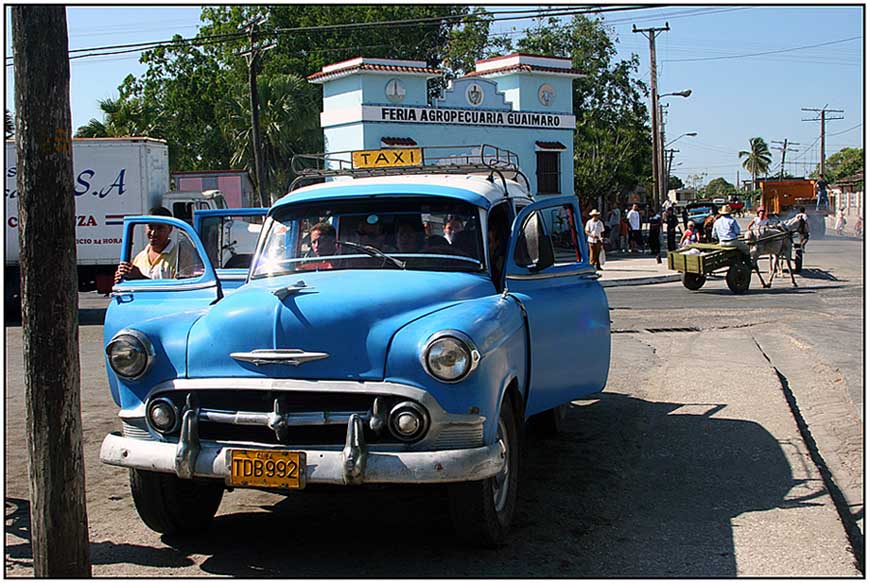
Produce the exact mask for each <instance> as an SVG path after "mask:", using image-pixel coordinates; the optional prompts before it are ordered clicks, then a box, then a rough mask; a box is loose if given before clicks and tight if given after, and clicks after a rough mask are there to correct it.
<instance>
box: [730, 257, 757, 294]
mask: <svg viewBox="0 0 870 583" xmlns="http://www.w3.org/2000/svg"><path fill="white" fill-rule="evenodd" d="M751 280H752V269H751V268H750V267H749V266H748V265H745V264H743V263H735V264H734V265H732V266H731V267H729V268H728V273H726V274H725V283H727V284H728V289H730V290H731V291H732V292H734V293H735V294H742V293H743V292H745V291H746V290H748V289H749V282H750V281H751Z"/></svg>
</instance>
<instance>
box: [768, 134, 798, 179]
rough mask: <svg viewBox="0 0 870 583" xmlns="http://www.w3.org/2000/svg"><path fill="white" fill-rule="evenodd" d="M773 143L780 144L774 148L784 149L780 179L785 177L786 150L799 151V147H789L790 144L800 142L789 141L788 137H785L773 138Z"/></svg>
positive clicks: (793, 144)
mask: <svg viewBox="0 0 870 583" xmlns="http://www.w3.org/2000/svg"><path fill="white" fill-rule="evenodd" d="M770 143H771V144H780V145H779V146H778V147H776V146H775V147H774V148H773V149H774V150H781V151H782V160H781V161H780V163H779V179H780V180H782V179H783V178H785V154H786V152H797V148H789V146H800V144H799V143H798V142H791V143H789V141H788V138H785V139H784V140H783V141H781V142H780V141H777V140H771V142H770Z"/></svg>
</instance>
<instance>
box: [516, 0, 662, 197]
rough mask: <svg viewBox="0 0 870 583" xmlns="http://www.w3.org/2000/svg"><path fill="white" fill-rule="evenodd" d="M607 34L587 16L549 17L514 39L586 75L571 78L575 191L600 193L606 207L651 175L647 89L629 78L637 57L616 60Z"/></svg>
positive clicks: (528, 50)
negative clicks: (565, 60)
mask: <svg viewBox="0 0 870 583" xmlns="http://www.w3.org/2000/svg"><path fill="white" fill-rule="evenodd" d="M611 34H612V32H611V31H608V30H607V29H606V28H605V26H604V24H603V23H602V22H601V21H600V20H595V19H591V18H588V17H586V16H582V15H580V16H574V17H573V18H572V19H570V20H569V21H566V22H562V21H560V20H558V19H556V18H548V19H543V20H541V21H539V22H538V23H537V24H536V26H534V27H532V28H530V29H529V30H528V31H527V33H526V35H525V36H524V37H523V38H521V39H520V40H519V41H518V43H517V45H518V48H519V50H520V51H521V52H524V53H532V54H540V55H553V56H559V57H570V58H571V62H572V66H573V67H574V68H575V69H579V70H581V71H583V72H584V73H585V76H584V77H581V78H579V79H575V80H574V95H573V97H574V100H573V101H574V115H575V116H576V118H577V128H576V132H575V134H574V191H575V192H576V193H577V195H578V196H579V197H580V198H581V199H586V200H590V201H595V200H596V199H597V198H598V197H599V196H600V197H602V198H603V199H604V200H605V201H606V202H607V203H608V204H607V205H608V206H609V205H610V204H613V202H614V201H615V199H616V198H617V196H618V195H621V194H624V193H625V192H627V191H629V190H631V189H633V188H634V187H635V186H637V185H638V183H641V182H642V181H644V180H646V179H647V177H648V176H649V175H650V174H651V173H652V169H651V157H652V150H651V148H652V145H651V139H650V135H649V126H648V125H647V123H646V122H647V118H648V110H647V108H646V105H645V104H644V102H643V97H644V95H645V94H647V89H646V86H645V85H644V84H643V83H642V82H641V81H639V80H637V79H636V78H635V77H634V76H635V75H636V74H637V69H638V64H639V60H638V57H637V55H632V56H631V58H630V59H627V60H616V46H615V41H614V40H613V39H612V38H611ZM596 204H597V203H596Z"/></svg>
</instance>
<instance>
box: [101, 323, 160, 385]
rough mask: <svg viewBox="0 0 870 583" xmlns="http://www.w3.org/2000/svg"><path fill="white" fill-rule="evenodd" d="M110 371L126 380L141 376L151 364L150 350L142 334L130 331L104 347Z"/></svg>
mask: <svg viewBox="0 0 870 583" xmlns="http://www.w3.org/2000/svg"><path fill="white" fill-rule="evenodd" d="M106 356H108V357H109V365H110V366H111V367H112V370H113V371H115V372H116V373H118V375H119V376H122V377H124V378H127V379H135V378H138V377H140V376H142V375H143V374H144V373H145V371H146V370H147V369H148V365H149V364H150V363H151V350H150V344H149V343H148V339H147V338H146V337H145V335H144V334H141V333H138V334H137V333H133V332H132V331H128V332H124V333H120V334H117V335H116V336H115V337H114V338H112V341H111V342H109V345H108V346H106Z"/></svg>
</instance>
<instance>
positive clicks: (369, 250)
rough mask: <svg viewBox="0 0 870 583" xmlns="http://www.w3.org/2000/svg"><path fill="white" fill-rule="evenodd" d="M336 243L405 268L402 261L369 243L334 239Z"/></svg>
mask: <svg viewBox="0 0 870 583" xmlns="http://www.w3.org/2000/svg"><path fill="white" fill-rule="evenodd" d="M336 243H338V244H339V245H347V246H348V247H353V248H354V249H359V250H360V251H362V252H363V253H365V254H366V255H371V256H372V257H383V258H384V259H386V260H387V261H389V262H391V263H392V264H393V265H395V266H396V267H398V268H399V269H405V262H404V261H402V260H400V259H396V258H395V257H391V256H390V255H387V254H386V253H384V252H383V251H381V250H380V249H378V248H377V247H372V246H371V245H360V244H359V243H354V242H353V241H336Z"/></svg>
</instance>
